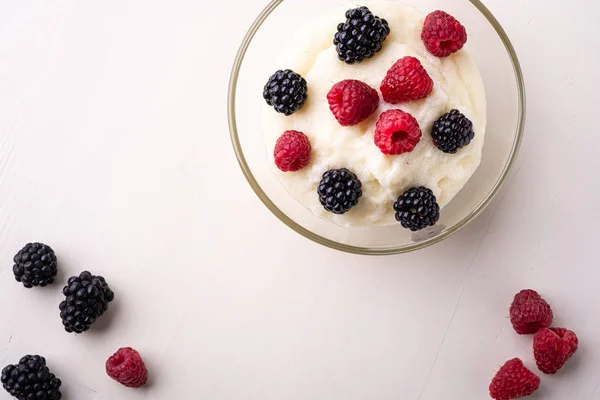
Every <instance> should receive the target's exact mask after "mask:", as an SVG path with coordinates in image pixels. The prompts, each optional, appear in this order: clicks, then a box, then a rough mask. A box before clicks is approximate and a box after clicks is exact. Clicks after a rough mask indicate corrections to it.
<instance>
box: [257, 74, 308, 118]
mask: <svg viewBox="0 0 600 400" xmlns="http://www.w3.org/2000/svg"><path fill="white" fill-rule="evenodd" d="M263 97H264V99H265V100H266V101H267V104H268V105H270V106H273V108H274V109H275V111H277V112H278V113H281V114H284V115H292V114H293V113H295V112H296V111H298V110H299V109H300V108H302V106H303V105H304V103H306V99H307V98H308V85H307V83H306V80H305V79H304V78H303V77H302V76H301V75H300V74H297V73H295V72H294V71H292V70H291V69H286V70H285V71H282V70H279V71H277V72H275V73H274V74H273V75H272V76H271V77H270V78H269V80H268V82H267V84H266V85H265V88H264V90H263Z"/></svg>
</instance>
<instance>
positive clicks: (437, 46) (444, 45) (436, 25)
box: [421, 10, 467, 57]
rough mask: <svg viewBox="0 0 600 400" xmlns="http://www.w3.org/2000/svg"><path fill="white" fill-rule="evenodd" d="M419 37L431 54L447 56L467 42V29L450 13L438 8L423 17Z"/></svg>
mask: <svg viewBox="0 0 600 400" xmlns="http://www.w3.org/2000/svg"><path fill="white" fill-rule="evenodd" d="M421 39H422V40H423V43H424V44H425V47H426V48H427V50H428V51H429V52H430V53H431V54H433V55H434V56H437V57H448V56H449V55H450V54H452V53H456V52H457V51H459V50H460V49H462V48H463V46H464V45H465V43H467V30H466V29H465V27H464V26H462V25H461V24H460V22H458V21H457V20H456V18H454V17H453V16H452V15H450V14H448V13H446V12H444V11H439V10H438V11H434V12H432V13H431V14H429V15H428V16H427V17H426V18H425V22H424V23H423V31H422V32H421Z"/></svg>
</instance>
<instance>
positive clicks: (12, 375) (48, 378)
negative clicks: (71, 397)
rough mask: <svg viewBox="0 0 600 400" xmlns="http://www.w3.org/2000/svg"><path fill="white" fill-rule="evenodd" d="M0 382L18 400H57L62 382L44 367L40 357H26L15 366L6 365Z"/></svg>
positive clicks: (0, 375) (42, 358)
mask: <svg viewBox="0 0 600 400" xmlns="http://www.w3.org/2000/svg"><path fill="white" fill-rule="evenodd" d="M0 382H2V386H4V389H6V391H7V392H8V393H10V394H11V395H12V396H14V397H16V398H17V399H18V400H59V399H60V398H61V397H62V394H61V393H60V385H61V384H62V382H61V381H60V379H58V378H57V377H56V376H55V375H54V374H53V373H51V372H50V370H49V369H48V367H47V366H46V359H45V358H44V357H41V356H37V355H36V356H31V355H27V356H25V357H23V358H21V360H19V363H18V364H17V365H12V364H10V365H7V366H6V367H4V369H3V370H2V373H1V374H0Z"/></svg>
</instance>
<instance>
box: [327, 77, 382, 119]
mask: <svg viewBox="0 0 600 400" xmlns="http://www.w3.org/2000/svg"><path fill="white" fill-rule="evenodd" d="M327 100H328V101H329V108H330V109H331V112H332V113H333V115H334V116H335V119H337V120H338V122H339V123H340V125H342V126H352V125H356V124H358V123H361V122H362V121H364V120H365V119H367V118H369V117H370V116H371V114H373V113H374V112H375V110H377V106H378V105H379V94H377V90H375V89H373V88H372V87H371V86H369V85H367V84H366V83H364V82H361V81H357V80H353V79H347V80H345V81H341V82H338V83H336V84H335V85H333V87H332V88H331V90H330V91H329V93H328V94H327Z"/></svg>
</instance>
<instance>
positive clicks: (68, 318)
mask: <svg viewBox="0 0 600 400" xmlns="http://www.w3.org/2000/svg"><path fill="white" fill-rule="evenodd" d="M63 294H64V295H65V296H67V298H66V299H65V300H63V301H62V302H61V303H60V305H59V306H58V307H59V308H60V317H61V318H62V323H63V326H64V327H65V330H66V331H67V332H75V333H82V332H85V331H87V330H88V329H90V327H91V326H92V324H93V323H94V322H96V319H97V318H98V317H100V316H101V315H102V314H104V313H105V312H106V310H107V309H108V303H110V302H111V301H113V299H114V298H115V295H114V293H113V291H112V290H110V288H109V287H108V284H107V283H106V280H104V278H103V277H101V276H95V275H92V274H91V273H89V272H88V271H83V272H82V273H81V274H79V276H72V277H71V278H69V281H68V282H67V286H65V287H64V288H63Z"/></svg>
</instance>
